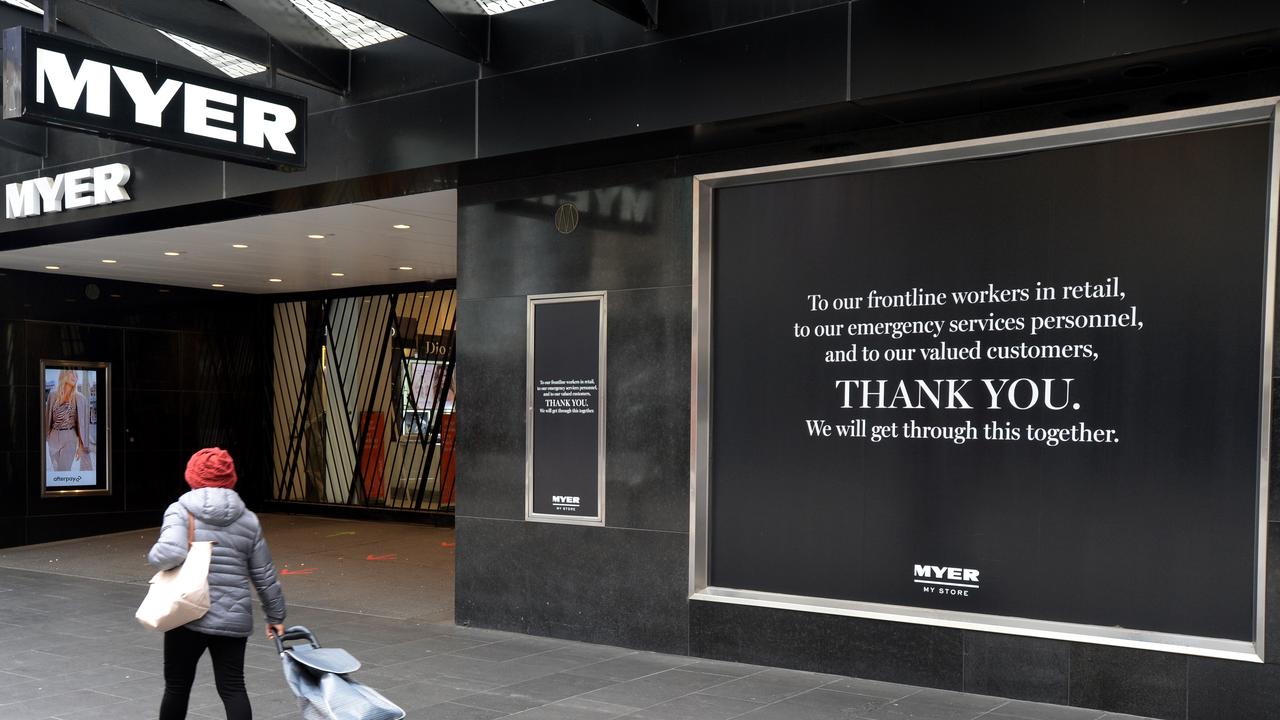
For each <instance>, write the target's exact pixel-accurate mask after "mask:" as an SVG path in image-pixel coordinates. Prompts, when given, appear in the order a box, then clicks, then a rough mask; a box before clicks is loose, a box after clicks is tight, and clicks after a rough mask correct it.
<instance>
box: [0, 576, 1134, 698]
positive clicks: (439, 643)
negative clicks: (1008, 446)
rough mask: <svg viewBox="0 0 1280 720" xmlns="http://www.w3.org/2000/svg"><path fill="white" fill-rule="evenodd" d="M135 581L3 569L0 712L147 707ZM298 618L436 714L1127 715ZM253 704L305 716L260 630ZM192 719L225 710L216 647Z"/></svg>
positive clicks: (252, 670)
mask: <svg viewBox="0 0 1280 720" xmlns="http://www.w3.org/2000/svg"><path fill="white" fill-rule="evenodd" d="M141 593H142V589H141V587H140V586H138V585H136V584H124V583H118V582H110V581H103V580H93V579H87V578H80V577H73V576H66V575H57V574H51V573H43V572H32V571H28V570H14V569H0V719H3V720H42V719H49V720H52V719H57V720H145V719H147V718H154V717H156V710H157V707H158V704H159V699H160V693H161V688H162V681H161V668H162V663H161V649H160V648H161V636H160V635H159V634H156V633H153V632H149V631H147V630H145V629H143V628H141V627H140V626H138V625H137V624H136V623H135V622H134V620H133V617H132V614H133V609H134V607H136V605H137V603H138V601H139V599H140V596H141ZM289 619H290V622H291V623H298V624H304V625H307V626H309V627H310V628H311V629H312V630H313V631H314V632H315V633H316V635H317V636H318V637H319V639H320V641H321V642H322V643H323V644H325V645H329V646H333V647H343V648H346V649H347V650H349V651H351V652H352V653H353V654H354V655H355V656H356V657H357V658H359V659H360V660H361V661H362V662H363V663H364V666H365V667H364V669H362V670H361V671H359V672H358V673H356V675H355V677H357V678H358V679H360V680H362V681H364V682H365V683H366V684H368V685H371V686H373V687H375V688H377V689H379V690H381V691H382V692H384V693H385V694H386V695H387V696H388V697H390V698H391V699H392V700H394V701H396V702H397V703H399V704H400V705H401V706H402V707H404V708H405V709H406V710H407V711H408V717H410V718H424V719H429V720H464V719H465V720H490V719H491V718H506V717H510V718H520V719H521V720H597V719H598V720H604V719H605V718H618V717H626V718H633V719H641V718H647V719H648V720H728V719H729V718H743V719H751V720H828V719H831V720H835V719H836V718H840V719H842V720H853V719H856V718H865V719H867V720H906V719H908V718H912V719H915V720H971V719H973V718H985V719H986V720H1015V719H1027V720H1075V719H1077V718H1079V719H1081V720H1085V719H1089V720H1096V719H1097V718H1104V717H1105V718H1108V719H1114V718H1121V717H1131V716H1120V715H1104V714H1103V713H1100V712H1093V711H1089V710H1080V709H1075V708H1062V707H1057V706H1052V705H1038V704H1034V703H1025V702H1011V701H1007V700H1002V699H999V698H992V697H983V696H978V695H965V694H961V693H954V692H945V691H941V690H928V689H921V688H915V687H907V686H903V685H893V684H889V683H882V682H873V681H868V680H859V679H854V678H847V677H838V676H833V675H819V674H814V673H807V672H796V671H790V670H777V669H769V668H762V667H753V666H749V665H738V664H733V663H722V662H711V661H703V660H699V659H697V658H690V657H682V656H673V655H659V654H655V653H648V652H634V651H630V650H625V649H621V648H614V647H605V646H600V645H587V644H583V643H574V642H566V641H560V640H550V639H545V638H536V637H529V636H525V635H515V634H511V633H502V632H494V631H488V630H476V629H470V628H459V627H454V626H452V625H450V624H444V623H431V622H422V621H408V620H396V619H389V618H382V617H373V616H369V615H360V614H355V613H349V612H341V611H333V610H316V609H310V608H305V607H298V606H296V605H295V606H294V607H293V609H292V611H291V615H290V618H289ZM247 665H248V675H249V678H248V682H249V689H250V694H251V697H252V701H253V706H254V713H255V715H254V716H255V717H256V718H297V717H301V715H300V713H299V712H298V710H297V707H296V705H295V699H294V697H293V695H292V693H291V692H290V691H289V690H288V688H287V687H286V685H285V684H284V679H283V675H282V673H281V670H280V660H279V658H278V657H277V656H276V653H275V649H274V647H273V646H271V645H269V644H268V642H267V641H266V640H265V639H264V638H263V637H261V636H260V635H255V636H254V637H253V638H252V639H251V641H250V645H249V650H248V659H247ZM189 717H191V718H195V719H207V718H222V717H223V713H222V706H221V702H220V701H219V699H218V697H217V694H216V692H215V691H214V687H213V679H212V676H211V674H210V672H209V669H208V661H207V660H204V661H202V667H201V674H200V675H199V677H198V678H197V686H196V688H195V691H194V692H193V695H192V702H191V713H190V715H189Z"/></svg>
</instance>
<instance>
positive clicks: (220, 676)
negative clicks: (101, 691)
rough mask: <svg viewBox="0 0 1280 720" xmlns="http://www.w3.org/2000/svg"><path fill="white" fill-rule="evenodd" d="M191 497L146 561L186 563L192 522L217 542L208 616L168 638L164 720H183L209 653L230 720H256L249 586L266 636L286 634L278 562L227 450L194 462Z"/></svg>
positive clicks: (173, 514) (167, 522)
mask: <svg viewBox="0 0 1280 720" xmlns="http://www.w3.org/2000/svg"><path fill="white" fill-rule="evenodd" d="M186 479H187V484H188V485H190V486H191V492H188V493H186V494H185V495H183V496H182V497H180V498H178V501H177V502H175V503H174V504H172V505H170V506H169V509H168V510H166V511H165V514H164V526H163V527H162V528H161V529H160V539H159V540H158V541H157V542H156V544H155V545H154V546H152V548H151V552H150V553H149V554H148V555H147V560H148V561H149V562H150V563H151V564H152V565H154V566H155V567H156V568H158V569H160V570H169V569H172V568H175V567H178V566H179V565H181V564H182V562H183V561H184V560H186V557H187V522H188V521H189V519H190V518H192V517H194V518H195V523H196V533H195V537H196V540H197V541H202V540H212V541H214V545H213V560H212V562H211V563H210V565H209V612H208V613H207V614H206V615H205V616H204V617H202V618H200V619H199V620H194V621H192V622H189V623H187V624H186V625H183V626H182V627H179V628H175V629H173V630H170V631H169V632H167V633H165V634H164V699H163V700H162V701H161V702H160V720H183V718H185V717H186V716H187V702H188V700H189V698H190V695H191V685H192V683H193V682H194V681H195V676H196V664H197V663H198V662H199V661H200V656H201V655H203V654H204V651H205V650H208V651H209V656H210V658H211V659H212V661H213V678H214V682H215V684H216V685H217V688H218V695H219V696H220V697H221V698H222V704H223V706H224V707H225V708H226V711H227V720H251V718H252V717H253V711H252V710H251V709H250V707H249V695H248V693H247V692H245V686H244V651H245V644H246V643H247V642H248V638H249V635H250V634H251V633H252V632H253V603H252V601H251V600H250V598H249V586H250V585H251V584H252V586H253V587H254V588H255V589H256V590H257V591H258V597H259V598H261V600H262V608H263V612H264V613H265V615H266V622H267V637H268V638H270V637H274V636H275V635H279V634H283V633H284V624H283V623H284V616H285V607H284V593H283V592H282V591H281V590H280V582H279V580H278V579H277V577H276V569H275V566H274V565H272V564H271V551H270V550H269V549H268V548H267V541H266V540H265V539H263V537H262V526H261V525H259V524H258V517H257V516H256V515H254V514H253V513H252V512H250V511H249V510H247V509H246V508H245V506H244V501H243V500H241V499H240V496H239V495H238V494H237V493H236V491H235V486H236V467H235V463H234V462H233V461H232V460H231V455H230V454H228V453H227V451H226V450H223V449H221V448H205V449H204V450H201V451H199V452H197V453H196V454H195V455H192V456H191V460H190V461H188V462H187V472H186Z"/></svg>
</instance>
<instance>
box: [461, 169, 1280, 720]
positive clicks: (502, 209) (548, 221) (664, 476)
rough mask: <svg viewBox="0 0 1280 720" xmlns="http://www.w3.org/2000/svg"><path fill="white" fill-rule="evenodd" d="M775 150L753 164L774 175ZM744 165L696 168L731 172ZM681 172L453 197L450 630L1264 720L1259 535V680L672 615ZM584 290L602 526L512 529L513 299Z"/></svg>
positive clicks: (940, 632)
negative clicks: (454, 462)
mask: <svg viewBox="0 0 1280 720" xmlns="http://www.w3.org/2000/svg"><path fill="white" fill-rule="evenodd" d="M778 152H779V153H780V154H781V156H778V155H773V156H770V159H772V160H784V159H786V157H785V155H786V151H785V150H784V149H781V148H779V149H778ZM748 155H750V153H743V154H742V155H735V156H733V157H725V158H718V159H704V160H702V161H701V162H702V163H703V167H700V168H699V169H700V170H701V169H713V170H714V169H723V168H724V167H726V166H732V165H734V164H737V165H738V166H747V165H749V164H750V157H747V156H748ZM757 156H758V154H757ZM708 166H709V167H708ZM688 167H689V162H688V161H686V160H683V159H681V160H676V161H672V162H669V163H661V162H657V163H651V164H647V165H642V166H631V167H626V168H621V169H611V170H603V171H594V172H584V173H573V174H566V175H562V176H547V177H543V178H539V179H534V180H530V181H526V182H518V183H502V184H497V185H492V186H483V187H472V188H464V189H463V190H462V191H461V192H460V204H461V207H460V208H459V268H460V275H459V280H458V288H459V292H460V295H461V302H460V305H459V310H458V313H459V315H458V320H459V323H458V326H459V329H458V394H459V401H460V402H461V403H462V407H464V408H465V412H463V413H461V414H460V418H459V433H458V447H459V461H458V473H459V480H458V488H459V497H458V516H457V535H458V540H457V542H458V561H457V579H456V608H457V610H456V619H457V622H458V623H459V624H462V625H474V626H480V627H489V628H497V629H503V630H514V631H519V632H525V633H532V634H536V635H545V636H551V637H561V638H571V639H576V640H586V641H590V642H600V643H611V644H618V645H624V646H627V647H633V648H641V649H651V650H658V651H666V652H679V653H689V654H691V655H696V656H701V657H708V658H715V659H721V660H732V661H739V662H747V663H755V664H765V665H776V666H782V667H789V668H799V669H805V670H812V671H817V672H828V673H839V674H847V675H854V676H858V677H864V678H872V679H877V680H884V681H890V682H899V683H909V684H915V685H923V686H928V687H937V688H945V689H952V690H963V691H966V692H974V693H982V694H989V695H996V696H1001V697H1008V698H1015V699H1025V700H1031V701H1037V702H1048V703H1057V704H1063V705H1075V706H1081V707H1089V708H1098V709H1102V710H1107V711H1111V712H1122V713H1131V714H1135V715H1142V716H1148V717H1156V718H1170V719H1176V720H1211V719H1217V718H1222V717H1230V718H1232V719H1233V720H1253V719H1255V718H1257V719H1262V718H1272V717H1274V714H1275V708H1277V707H1280V664H1270V663H1277V661H1280V653H1277V651H1276V645H1277V644H1278V643H1280V637H1278V636H1277V634H1276V632H1275V631H1274V628H1275V623H1276V619H1277V618H1278V617H1280V613H1277V612H1276V609H1277V608H1280V584H1278V583H1277V582H1276V580H1277V572H1280V562H1277V561H1276V558H1280V545H1278V544H1277V538H1280V533H1278V532H1277V530H1280V523H1277V522H1272V523H1271V538H1272V540H1271V546H1272V547H1271V551H1270V552H1269V557H1270V558H1272V561H1271V562H1270V572H1269V574H1270V576H1271V577H1270V579H1269V581H1268V591H1269V592H1268V597H1269V600H1268V607H1269V608H1271V610H1270V611H1269V612H1268V618H1269V623H1268V627H1269V630H1268V636H1269V638H1270V641H1269V642H1268V643H1267V646H1268V651H1267V657H1268V660H1269V661H1270V663H1269V664H1259V663H1245V662H1238V661H1227V660H1215V659H1210V658H1202V657H1193V656H1188V655H1180V654H1171V653H1160V652H1150V651H1143V650H1135V649H1129V648H1118V647H1108V646H1104V645H1096V644H1092V643H1073V642H1068V641H1060V640H1048V639H1042V638H1030V637H1018V636H1013V635H1003V634H994V633H983V632H973V631H969V630H962V629H957V628H943V627H932V626H928V625H914V624H907V623H897V622H883V621H876V620H868V619H862V618H851V617H843V616H838V615H825V614H817V613H805V612H796V611H790V610H778V609H769V608H760V607H752V606H741V605H732V604H724V603H711V602H702V601H697V602H691V601H689V600H688V597H687V596H688V565H689V554H688V550H689V548H688V542H689V535H688V527H689V430H690V428H689V410H690V394H689V382H690V357H691V338H690V333H691V327H690V318H691V314H692V298H693V286H692V258H691V254H692V240H691V234H692V231H691V225H690V222H691V218H692V207H691V196H692V183H691V180H690V179H689V178H688V177H687V176H684V177H681V176H680V175H682V174H683V173H684V172H685V169H686V168H688ZM624 194H625V196H626V198H627V199H628V200H627V202H628V203H629V204H627V203H624V202H623V197H624ZM646 198H648V199H649V204H648V205H646V204H645V202H646V201H645V199H646ZM560 202H574V203H575V204H576V205H578V206H579V208H580V209H581V210H582V223H581V226H580V227H579V228H578V230H576V231H575V232H573V233H572V234H569V235H561V234H559V233H557V232H556V230H555V228H554V224H553V213H554V210H555V207H556V205H557V204H558V203H560ZM637 208H640V209H642V210H646V211H645V212H641V213H637V212H636V209H637ZM624 211H625V212H624ZM624 214H625V217H624ZM637 215H639V217H640V218H641V221H639V222H637V221H635V218H636V217H637ZM586 290H607V291H608V292H609V300H608V305H609V318H608V353H609V357H608V373H609V374H608V398H607V403H608V404H607V418H606V421H607V428H608V430H607V450H606V486H607V487H606V518H607V525H606V527H603V528H598V527H580V526H572V525H561V524H549V523H537V522H525V521H524V520H523V517H524V449H525V413H524V402H525V359H526V346H525V341H526V337H525V320H526V318H525V308H526V300H525V296H526V295H530V294H538V293H553V292H578V291H586ZM1277 356H1278V357H1280V352H1278V353H1277ZM1278 446H1280V442H1275V441H1273V443H1272V447H1273V451H1274V450H1275V448H1276V447H1278ZM1278 460H1280V459H1273V461H1272V467H1273V468H1274V467H1276V466H1277V465H1280V461H1278ZM1274 495H1276V493H1273V499H1272V503H1273V504H1275V503H1276V502H1277V500H1276V499H1275V498H1274ZM1271 517H1272V518H1277V517H1280V513H1278V512H1277V511H1274V510H1273V511H1272V512H1271ZM760 522H761V523H762V524H763V525H766V526H767V525H768V523H769V518H761V519H760ZM768 531H769V532H785V529H783V528H770V529H769V530H768ZM1169 601H1170V602H1177V599H1176V598H1170V600H1169ZM1224 708H1226V709H1227V710H1228V711H1229V712H1228V714H1227V715H1223V714H1222V713H1223V712H1224Z"/></svg>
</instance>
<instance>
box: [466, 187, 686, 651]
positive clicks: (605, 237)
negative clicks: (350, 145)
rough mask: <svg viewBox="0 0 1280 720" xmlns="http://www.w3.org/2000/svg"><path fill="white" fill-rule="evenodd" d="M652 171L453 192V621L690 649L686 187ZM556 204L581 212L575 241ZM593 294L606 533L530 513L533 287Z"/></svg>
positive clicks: (536, 290)
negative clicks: (456, 202)
mask: <svg viewBox="0 0 1280 720" xmlns="http://www.w3.org/2000/svg"><path fill="white" fill-rule="evenodd" d="M660 174H661V173H660V170H659V169H658V168H641V169H638V170H634V171H631V172H629V173H624V174H623V175H622V176H617V177H610V176H609V174H607V173H603V174H596V175H594V176H593V177H591V178H590V180H588V181H589V182H594V183H595V184H593V185H592V186H591V188H592V189H591V190H589V191H586V192H580V191H579V188H575V187H570V186H557V184H556V183H555V181H547V182H543V183H539V184H538V187H536V188H534V187H528V188H525V187H510V186H507V187H504V188H493V189H481V190H472V191H464V192H463V195H464V197H463V199H462V201H461V207H460V208H459V220H458V230H459V245H458V265H459V268H460V272H459V281H458V291H459V294H460V302H459V305H458V380H457V382H458V402H459V406H460V407H462V408H465V410H464V411H463V412H461V413H459V420H458V447H459V449H460V451H459V454H458V458H459V460H458V477H459V481H458V514H457V533H458V547H459V548H460V551H459V553H458V573H457V619H458V622H459V623H461V624H465V625H479V626H483V627H494V628H502V629H507V630H516V631H519V632H528V633H534V634H538V635H548V636H552V637H564V638H576V639H582V640H588V641H592V642H601V643H612V644H618V645H625V646H629V647H638V648H646V649H651V650H661V651H666V652H680V653H683V652H687V651H688V642H689V637H688V627H689V621H688V616H689V609H688V601H687V599H686V597H687V594H688V589H687V588H688V575H687V569H686V566H687V565H688V560H687V558H688V531H689V520H688V518H689V507H688V496H687V491H688V472H689V358H690V355H689V338H690V314H691V305H690V303H691V298H692V245H691V231H690V218H691V216H692V209H691V187H692V186H691V183H690V181H689V180H688V179H678V180H663V179H659V177H660ZM636 177H638V178H639V181H638V182H633V181H632V180H631V179H629V178H636ZM582 179H584V178H575V181H581V180H582ZM548 194H550V195H551V196H554V197H553V198H551V200H554V201H555V202H551V200H548V198H547V197H546V196H547V195H548ZM561 199H563V200H566V201H573V202H574V203H575V204H576V205H577V206H578V208H579V210H580V211H581V224H580V225H579V227H578V229H577V230H576V231H574V232H573V233H571V234H568V235H561V234H559V233H558V232H557V231H556V230H555V228H554V226H553V223H552V221H551V220H552V214H553V213H554V211H555V204H556V202H558V201H559V200H561ZM548 202H550V204H548ZM585 290H606V291H608V293H609V296H608V347H607V353H608V366H607V373H608V374H607V378H608V380H607V382H608V404H607V410H606V417H605V423H606V428H607V429H606V440H605V442H606V448H607V449H606V456H605V474H606V477H607V480H606V493H605V514H606V521H607V526H606V527H603V528H599V527H581V526H573V525H563V524H553V523H537V522H524V473H525V465H524V462H525V453H524V448H525V440H524V438H525V411H524V402H525V356H526V346H525V338H526V333H525V319H526V301H525V296H526V295H531V294H539V293H552V292H577V291H585Z"/></svg>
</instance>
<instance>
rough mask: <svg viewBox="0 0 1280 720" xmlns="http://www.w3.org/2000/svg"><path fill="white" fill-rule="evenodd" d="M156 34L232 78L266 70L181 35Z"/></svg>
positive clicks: (161, 32)
mask: <svg viewBox="0 0 1280 720" xmlns="http://www.w3.org/2000/svg"><path fill="white" fill-rule="evenodd" d="M157 32H159V33H160V34H161V35H164V36H165V37H167V38H169V39H170V40H172V41H174V42H176V43H178V44H179V45H181V46H182V47H184V48H186V49H187V50H190V51H191V54H193V55H195V56H196V57H198V58H200V59H201V60H204V61H205V62H207V63H209V64H210V65H212V66H214V67H215V68H217V69H219V70H221V71H222V72H224V73H226V74H227V75H230V76H231V77H233V78H239V77H244V76H246V75H253V74H255V73H260V72H263V71H265V70H266V69H267V67H266V66H265V65H259V64H258V63H255V62H249V61H248V60H245V59H244V58H242V57H236V56H235V55H232V54H231V53H225V52H222V51H221V50H218V49H217V48H211V47H209V46H208V45H201V44H200V43H198V42H195V41H194V40H188V39H186V38H184V37H182V36H181V35H174V34H173V33H167V32H165V31H163V30H157Z"/></svg>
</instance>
